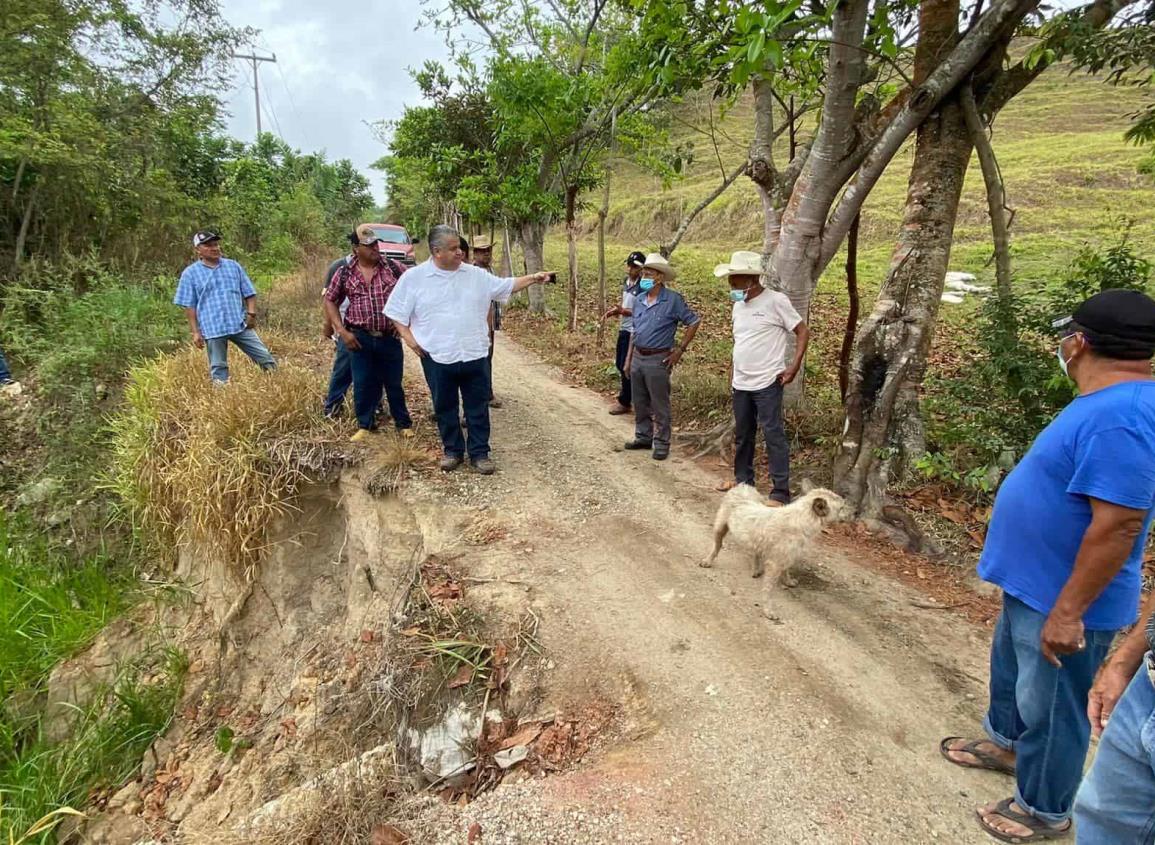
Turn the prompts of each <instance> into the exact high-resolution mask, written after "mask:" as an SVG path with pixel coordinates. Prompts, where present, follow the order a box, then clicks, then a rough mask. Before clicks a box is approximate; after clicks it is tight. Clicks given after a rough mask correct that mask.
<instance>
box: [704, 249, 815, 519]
mask: <svg viewBox="0 0 1155 845" xmlns="http://www.w3.org/2000/svg"><path fill="white" fill-rule="evenodd" d="M761 273H762V256H761V255H759V254H758V253H756V252H747V251H739V252H735V253H734V254H733V255H732V256H731V258H730V262H729V263H728V264H719V265H718V266H717V267H715V268H714V275H715V276H717V277H718V278H725V279H727V280H728V281H729V283H730V299H731V301H732V302H733V303H734V376H733V381H732V383H731V385H732V387H733V392H732V395H733V400H734V484H749V485H752V486H753V484H754V446H755V442H756V441H757V438H758V429H759V428H760V429H762V435H763V436H764V437H765V438H766V453H767V456H768V457H769V460H770V479H771V481H772V482H773V490H772V491H771V493H770V501H771V502H772V503H778V504H783V505H784V504H787V503H789V501H790V444H789V441H788V440H787V439H786V427H785V426H784V425H783V422H782V389H783V387H784V386H785V385H787V384H790V382H792V381H794V378H795V376H797V375H798V370H799V369H800V368H801V367H802V361H803V359H804V358H805V356H806V344H807V343H808V342H809V341H810V330H809V329H808V328H807V327H806V323H804V322H803V321H802V318H801V317H800V316H799V315H798V312H797V311H795V310H794V306H793V305H791V304H790V300H789V299H788V298H787V297H786V295H785V294H783V293H779V292H778V291H775V290H768V289H766V288H764V287H762V283H761ZM791 333H793V334H794V336H795V344H794V360H793V361H791V362H790V365H789V366H787V365H786V350H787V348H788V345H789V339H790V334H791Z"/></svg>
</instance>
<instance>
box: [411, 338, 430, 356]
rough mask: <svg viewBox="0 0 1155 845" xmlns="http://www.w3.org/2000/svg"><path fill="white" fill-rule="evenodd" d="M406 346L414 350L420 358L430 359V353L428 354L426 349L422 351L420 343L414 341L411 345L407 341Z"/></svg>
mask: <svg viewBox="0 0 1155 845" xmlns="http://www.w3.org/2000/svg"><path fill="white" fill-rule="evenodd" d="M405 345H406V346H408V347H409V348H410V349H412V350H413V352H414V354H416V355H417V357H418V358H428V357H429V353H428V352H426V351H425V350H424V349H422V348H421V344H420V343H418V342H417V341H413V342H412V343H410V342H409V341H405Z"/></svg>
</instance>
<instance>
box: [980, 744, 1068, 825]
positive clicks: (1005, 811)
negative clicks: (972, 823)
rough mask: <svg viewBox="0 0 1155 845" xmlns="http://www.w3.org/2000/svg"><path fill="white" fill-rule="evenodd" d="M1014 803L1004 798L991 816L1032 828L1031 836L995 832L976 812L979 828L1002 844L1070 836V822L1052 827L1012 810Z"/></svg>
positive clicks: (1011, 799) (1010, 799)
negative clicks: (1060, 826) (1059, 826)
mask: <svg viewBox="0 0 1155 845" xmlns="http://www.w3.org/2000/svg"><path fill="white" fill-rule="evenodd" d="M959 750H961V749H959ZM1014 801H1015V799H1014V798H1004V799H1003V800H1002V801H1000V802H999V803H998V804H996V805H995V809H994V812H993V813H991V814H990V815H998V816H1002V817H1003V818H1004V819H1006V820H1007V821H1012V822H1015V823H1016V824H1021V825H1022V826H1023V827H1026V828H1030V831H1031V833H1030V835H1029V836H1015V835H1014V834H1012V833H1003V832H1002V831H1001V830H995V829H994V828H993V827H991V826H990V825H988V824H987V822H986V819H984V818H983V814H982V812H981V811H978V810H976V811H975V815H976V816H977V817H978V820H979V826H980V827H982V829H983V830H985V831H986V832H987V833H988V834H990V835H991V836H993V837H994V838H995V839H998V840H1000V841H1002V842H1010V843H1013V845H1024V843H1027V842H1047V841H1050V840H1052V839H1062V838H1063V837H1065V836H1070V834H1071V823H1070V822H1067V826H1066V827H1064V828H1054V827H1051V826H1050V825H1049V824H1047V823H1046V822H1045V821H1042V820H1041V819H1036V818H1035V817H1034V816H1031V815H1028V814H1026V813H1020V812H1018V811H1017V810H1012V809H1011V804H1013V803H1014Z"/></svg>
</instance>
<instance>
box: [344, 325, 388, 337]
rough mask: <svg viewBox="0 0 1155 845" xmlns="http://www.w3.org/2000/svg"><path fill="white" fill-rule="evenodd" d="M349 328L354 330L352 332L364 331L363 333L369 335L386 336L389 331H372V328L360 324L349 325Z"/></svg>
mask: <svg viewBox="0 0 1155 845" xmlns="http://www.w3.org/2000/svg"><path fill="white" fill-rule="evenodd" d="M349 330H350V331H354V332H364V333H365V334H367V335H369V337H388V336H389V332H376V331H373V330H372V329H366V328H362V327H361V326H349Z"/></svg>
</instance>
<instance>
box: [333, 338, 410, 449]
mask: <svg viewBox="0 0 1155 845" xmlns="http://www.w3.org/2000/svg"><path fill="white" fill-rule="evenodd" d="M352 332H353V334H354V335H355V336H356V337H357V342H358V343H359V344H361V348H360V349H353V350H349V363H350V366H351V368H352V370H353V411H354V413H355V414H356V415H357V425H359V426H360V427H361V428H364V429H373V428H376V427H377V420H376V415H377V407H378V406H379V405H380V404H381V391H382V389H384V391H385V397H386V399H387V400H388V402H389V413H390V414H391V415H392V416H393V423H394V425H396V426H397V428H398V429H403V428H412V427H413V420H412V418H410V416H409V408H408V407H407V406H406V405H405V388H404V387H403V386H402V384H401V377H402V375H403V374H404V372H405V353H404V352H403V351H402V348H401V339H400V338H397V337H391V336H388V335H386V336H384V337H374V336H373V335H371V334H369V333H368V332H367V331H364V330H363V329H357V328H354V329H352Z"/></svg>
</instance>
